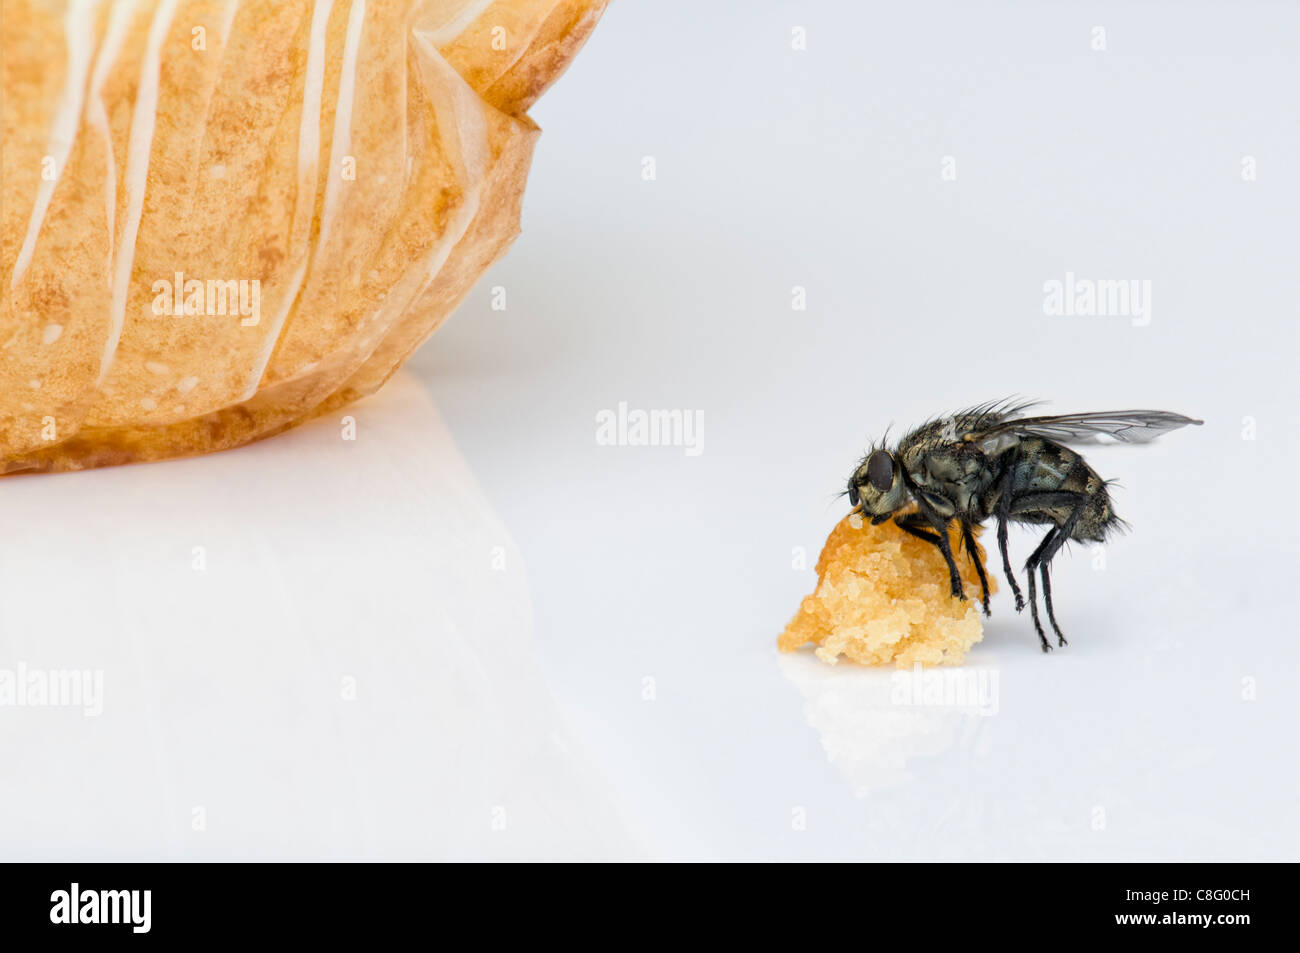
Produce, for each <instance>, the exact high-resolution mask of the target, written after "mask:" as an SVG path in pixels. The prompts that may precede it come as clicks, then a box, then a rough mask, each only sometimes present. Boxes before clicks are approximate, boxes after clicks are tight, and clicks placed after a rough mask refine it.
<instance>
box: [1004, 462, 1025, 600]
mask: <svg viewBox="0 0 1300 953" xmlns="http://www.w3.org/2000/svg"><path fill="white" fill-rule="evenodd" d="M1014 475H1015V468H1014V467H1007V469H1006V473H1005V474H1004V475H1003V477H1002V495H1001V496H999V497H998V548H999V549H1001V550H1002V572H1003V573H1005V574H1006V577H1007V582H1009V583H1011V593H1012V595H1014V596H1015V597H1016V611H1017V612H1021V611H1023V610H1024V608H1025V597H1024V596H1023V595H1021V594H1020V586H1019V584H1017V583H1016V574H1015V573H1014V572H1012V571H1011V556H1010V554H1008V552H1007V520H1008V519H1009V518H1010V516H1011V479H1012V477H1013V476H1014Z"/></svg>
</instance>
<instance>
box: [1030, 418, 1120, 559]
mask: <svg viewBox="0 0 1300 953" xmlns="http://www.w3.org/2000/svg"><path fill="white" fill-rule="evenodd" d="M1015 455H1016V460H1015V463H1014V464H1013V465H1014V466H1015V476H1014V478H1013V480H1012V493H1013V494H1014V496H1015V498H1016V505H1015V516H1014V518H1015V519H1017V520H1020V521H1022V522H1026V523H1050V524H1053V525H1056V526H1064V525H1065V524H1066V522H1067V521H1069V519H1070V516H1071V514H1072V513H1073V511H1074V509H1075V507H1076V506H1077V505H1078V497H1077V496H1075V497H1073V498H1072V499H1070V498H1063V497H1061V496H1056V495H1052V496H1048V495H1047V494H1061V493H1069V494H1079V495H1082V497H1083V510H1082V512H1081V513H1080V514H1079V517H1078V519H1077V520H1076V521H1075V523H1074V526H1073V528H1072V529H1071V532H1070V538H1072V539H1077V540H1081V541H1090V542H1091V541H1097V542H1100V541H1101V540H1102V539H1104V538H1105V536H1106V533H1107V531H1108V530H1109V529H1111V528H1112V527H1113V526H1114V525H1115V524H1117V523H1118V519H1117V518H1116V517H1115V513H1114V510H1113V509H1112V508H1111V503H1110V494H1109V493H1108V492H1107V491H1106V481H1105V480H1103V479H1102V478H1101V477H1100V476H1099V475H1098V474H1097V472H1096V471H1095V470H1093V469H1092V467H1090V466H1088V465H1087V464H1086V463H1084V462H1083V458H1082V457H1080V456H1079V455H1078V454H1077V453H1075V452H1074V451H1073V450H1071V449H1069V448H1068V447H1063V446H1061V445H1060V444H1056V443H1052V442H1051V441H1048V440H1026V441H1022V442H1021V444H1020V445H1019V446H1018V447H1017V448H1016V450H1015ZM1036 503H1037V504H1039V505H1035V504H1036Z"/></svg>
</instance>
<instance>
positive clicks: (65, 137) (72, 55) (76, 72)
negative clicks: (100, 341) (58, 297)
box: [9, 0, 102, 288]
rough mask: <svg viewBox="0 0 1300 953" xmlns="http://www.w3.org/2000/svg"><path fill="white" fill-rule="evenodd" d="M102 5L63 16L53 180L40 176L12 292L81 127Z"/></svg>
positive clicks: (90, 0)
mask: <svg viewBox="0 0 1300 953" xmlns="http://www.w3.org/2000/svg"><path fill="white" fill-rule="evenodd" d="M101 2H102V0H72V3H71V4H70V5H69V6H68V9H67V11H66V12H65V13H64V14H63V34H64V41H65V45H66V46H67V51H68V63H67V75H66V77H65V78H64V83H63V95H62V96H61V97H60V99H59V108H58V111H57V112H56V113H55V114H54V119H53V120H52V122H51V123H50V138H49V142H48V144H47V145H46V147H45V154H46V155H47V156H49V157H51V158H53V159H54V176H53V178H50V179H46V178H45V177H43V176H42V178H41V183H40V185H39V186H38V187H37V189H36V201H35V203H34V204H33V206H32V217H31V218H30V219H29V220H28V222H27V234H26V235H25V236H24V238H23V244H22V247H21V248H19V249H18V257H17V259H16V260H15V261H14V270H13V277H12V279H11V280H10V282H9V287H11V288H14V287H17V286H18V282H19V280H20V279H21V278H22V276H23V274H24V272H26V271H27V266H28V265H30V264H31V263H32V255H34V254H35V252H36V239H37V237H38V236H39V235H40V233H41V226H42V225H43V224H44V223H45V216H46V215H47V214H48V213H49V210H50V201H51V200H52V199H53V198H54V188H55V186H57V185H58V184H59V180H60V179H61V178H63V168H64V166H66V165H67V163H68V155H69V153H71V152H72V144H73V143H74V142H75V141H76V139H77V129H78V128H79V127H80V125H81V107H82V105H83V104H84V102H85V97H86V75H87V74H88V73H89V72H90V59H91V55H92V54H93V53H94V50H95V30H96V27H97V26H98V21H99V17H98V13H99V4H100V3H101Z"/></svg>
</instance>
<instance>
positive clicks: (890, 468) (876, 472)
mask: <svg viewBox="0 0 1300 953" xmlns="http://www.w3.org/2000/svg"><path fill="white" fill-rule="evenodd" d="M867 479H868V480H870V481H871V485H872V486H874V487H875V488H876V489H877V490H878V491H879V492H881V493H887V492H888V491H889V488H890V487H891V486H893V485H894V458H893V457H891V456H890V455H889V454H888V453H887V452H885V451H884V450H877V451H876V452H875V453H873V454H872V455H871V456H870V457H869V458H868V459H867Z"/></svg>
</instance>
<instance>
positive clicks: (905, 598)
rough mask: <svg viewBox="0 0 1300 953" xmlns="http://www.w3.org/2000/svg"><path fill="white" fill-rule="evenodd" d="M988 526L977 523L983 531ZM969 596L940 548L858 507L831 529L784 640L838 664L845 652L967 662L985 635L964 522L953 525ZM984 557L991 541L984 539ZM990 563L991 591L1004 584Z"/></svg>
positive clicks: (879, 658)
mask: <svg viewBox="0 0 1300 953" xmlns="http://www.w3.org/2000/svg"><path fill="white" fill-rule="evenodd" d="M979 532H980V528H979V527H978V526H977V527H975V533H976V534H977V535H978V533H979ZM950 539H951V541H952V550H953V553H954V555H955V556H956V557H957V566H958V568H959V569H960V570H961V575H962V581H963V582H964V583H965V586H966V601H965V602H962V601H960V600H958V599H954V598H952V595H951V593H950V592H949V588H948V568H947V566H946V565H945V563H944V560H943V555H942V554H941V553H940V552H939V550H938V548H937V547H935V546H934V545H933V544H931V543H927V542H925V541H924V540H921V539H917V538H916V537H915V536H911V535H909V534H908V533H906V532H904V531H903V530H901V529H899V528H898V527H897V526H895V525H894V523H893V521H892V520H891V521H889V522H887V523H883V524H881V525H880V526H872V525H871V521H870V520H864V519H863V518H862V517H861V516H860V515H859V514H857V513H854V514H851V515H849V516H846V517H845V518H844V519H842V520H840V522H839V524H838V525H837V526H836V527H835V529H833V530H831V535H830V537H829V538H828V539H827V540H826V546H825V547H824V548H823V549H822V554H821V557H820V558H819V559H818V560H817V589H816V591H814V592H813V594H812V595H810V596H807V597H805V598H804V600H803V604H802V605H800V607H799V612H798V613H797V614H796V615H795V617H794V618H793V619H792V620H790V624H789V625H788V626H786V629H785V632H783V633H782V634H781V638H780V639H779V640H778V642H777V645H778V646H779V647H780V649H781V651H782V652H793V651H794V650H795V649H797V648H799V647H800V646H803V645H806V644H808V643H809V642H812V643H814V644H815V645H816V646H817V657H818V658H820V659H821V660H822V661H824V662H829V663H831V664H832V665H834V664H835V663H836V662H838V661H839V659H840V656H844V657H845V658H847V659H849V660H850V661H852V662H859V663H861V664H863V665H885V664H887V663H890V662H893V663H894V664H895V665H897V666H898V667H899V668H911V667H912V666H913V665H915V664H917V663H920V664H922V665H960V664H961V663H962V662H963V661H964V660H965V658H966V652H967V651H969V649H970V647H971V646H972V645H974V644H975V643H976V642H978V641H979V640H980V639H982V638H983V637H984V627H983V625H981V624H980V609H979V606H980V584H979V576H978V575H976V573H975V567H974V565H972V563H971V561H970V559H969V557H968V556H967V555H966V553H965V551H964V550H963V549H962V546H961V532H960V529H959V527H958V526H957V524H956V523H954V524H953V526H952V529H951V530H950ZM976 548H977V549H978V550H979V554H980V559H981V561H982V560H983V558H984V547H982V546H980V545H979V544H978V543H977V544H976ZM985 571H986V573H987V575H988V579H989V591H990V592H997V581H996V580H995V579H994V578H993V573H992V572H988V567H987V565H986V566H985Z"/></svg>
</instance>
